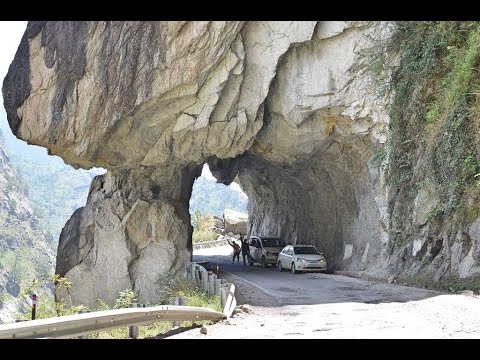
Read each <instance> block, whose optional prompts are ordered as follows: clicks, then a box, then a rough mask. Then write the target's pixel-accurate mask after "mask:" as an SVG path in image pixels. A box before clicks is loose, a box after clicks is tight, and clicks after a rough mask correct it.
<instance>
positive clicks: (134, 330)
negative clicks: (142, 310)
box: [128, 303, 139, 339]
mask: <svg viewBox="0 0 480 360" xmlns="http://www.w3.org/2000/svg"><path fill="white" fill-rule="evenodd" d="M130 307H131V308H136V307H138V304H137V303H132V304H131V305H130ZM138 333H139V331H138V325H131V326H129V327H128V336H129V337H130V338H132V339H138Z"/></svg>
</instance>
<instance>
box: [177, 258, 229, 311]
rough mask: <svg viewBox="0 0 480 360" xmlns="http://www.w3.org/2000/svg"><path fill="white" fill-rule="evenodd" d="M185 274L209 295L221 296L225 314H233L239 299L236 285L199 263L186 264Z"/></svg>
mask: <svg viewBox="0 0 480 360" xmlns="http://www.w3.org/2000/svg"><path fill="white" fill-rule="evenodd" d="M184 276H185V277H186V278H187V279H189V280H190V281H192V282H193V283H194V284H195V285H197V286H198V287H199V288H200V289H201V290H202V291H203V292H205V294H207V295H208V296H214V295H216V296H220V303H221V306H222V308H223V314H224V315H225V316H226V317H227V318H229V317H230V316H232V313H233V311H234V310H235V307H236V306H237V300H236V299H235V285H234V284H231V283H227V282H225V279H219V278H218V271H217V274H216V275H215V273H214V272H213V271H207V270H206V269H205V268H204V267H203V266H201V265H200V264H198V263H195V262H190V263H187V264H185V274H184Z"/></svg>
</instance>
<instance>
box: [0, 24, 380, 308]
mask: <svg viewBox="0 0 480 360" xmlns="http://www.w3.org/2000/svg"><path fill="white" fill-rule="evenodd" d="M386 29H388V24H386V23H362V22H343V21H340V22H315V21H312V22H281V21H279V22H263V21H258V22H257V21H253V22H162V23H155V22H144V23H129V22H119V23H111V22H99V23H95V22H92V23H90V22H89V23H86V22H32V23H29V26H28V27H27V31H26V32H25V35H24V37H23V39H22V42H21V44H20V46H19V50H18V51H17V54H16V56H15V59H14V61H13V63H12V66H11V68H10V71H9V74H8V75H7V77H6V78H5V81H4V86H3V96H4V104H5V108H6V110H7V114H8V120H9V123H10V127H11V128H12V129H13V130H14V132H15V134H16V136H18V137H21V138H23V139H25V140H26V141H28V142H29V143H33V144H37V145H41V146H44V147H47V148H48V149H49V151H50V152H51V153H53V154H57V155H59V156H61V157H62V158H63V159H64V160H65V161H66V162H68V163H70V164H72V165H74V166H77V167H84V168H89V167H92V166H100V167H104V168H107V169H108V173H107V174H106V175H102V176H99V177H97V178H95V180H94V181H93V182H92V185H91V188H90V194H89V198H88V201H87V205H86V206H85V207H84V208H82V209H79V210H77V211H76V212H75V213H74V214H73V215H72V218H71V219H70V220H69V221H68V222H67V224H66V225H65V227H64V229H63V231H62V235H61V239H60V244H59V248H58V258H57V273H59V274H60V275H62V276H66V277H68V278H69V279H70V280H71V281H72V282H73V283H74V286H73V287H72V288H71V289H70V290H69V291H70V296H71V298H72V299H73V301H74V302H75V303H77V304H79V303H83V304H86V305H91V304H93V303H94V302H95V301H96V299H97V298H102V299H105V300H107V301H110V302H112V301H113V300H114V299H115V298H116V297H117V294H118V292H119V291H120V290H123V289H125V288H132V289H133V290H134V291H136V292H137V293H138V294H139V301H141V302H146V301H148V302H155V301H157V300H158V297H157V290H158V284H157V283H158V279H159V277H160V275H161V274H162V273H164V272H171V273H180V272H182V271H183V264H184V263H185V262H186V261H188V260H189V259H190V258H191V253H192V243H191V235H192V227H191V224H190V214H189V211H188V208H189V199H190V195H191V191H192V185H193V182H194V180H195V178H196V177H198V176H199V175H200V172H201V167H202V164H203V163H205V162H207V163H208V164H209V166H210V169H211V171H212V173H213V175H214V176H215V177H216V178H217V179H218V181H220V182H222V183H224V184H230V183H231V182H232V181H233V180H234V179H235V178H238V180H239V182H240V184H241V186H242V188H243V189H244V191H245V192H246V193H247V195H248V197H249V216H250V219H251V220H250V223H249V230H250V232H254V233H262V234H269V235H279V236H282V237H283V238H284V239H285V240H286V241H287V242H291V243H304V244H314V245H316V246H318V247H319V248H320V249H322V251H324V253H325V255H326V256H327V260H328V261H329V262H330V264H332V266H336V267H342V268H352V269H359V268H365V267H367V266H370V265H369V264H370V261H372V264H378V265H379V266H383V265H380V264H382V261H383V259H384V258H385V257H387V256H388V254H387V246H386V244H387V242H388V235H387V233H386V231H388V215H387V213H386V211H385V206H384V204H385V203H386V193H387V192H386V191H385V187H384V184H383V183H382V176H383V172H382V170H381V169H377V168H374V167H373V166H371V164H370V162H369V160H370V159H371V158H372V156H373V154H374V153H375V151H376V150H377V149H379V148H380V149H381V148H383V146H384V143H385V139H386V136H385V134H384V133H383V132H384V130H385V126H386V124H388V121H389V118H388V115H387V114H386V105H385V104H386V101H387V100H388V99H378V98H377V97H376V96H374V94H372V89H371V87H372V83H371V78H370V75H368V74H367V73H365V72H362V67H361V66H358V65H359V64H361V63H362V61H364V60H362V55H361V51H360V50H361V49H365V48H369V47H370V46H371V41H372V38H377V37H382V36H383V37H384V36H385V33H388V31H387V30H386ZM64 37H68V40H69V41H67V42H66V41H64V40H65V39H64ZM125 44H128V47H127V46H126V45H125ZM379 255H381V256H379ZM57 295H58V296H59V298H61V297H65V296H67V294H65V293H62V292H61V291H58V292H57Z"/></svg>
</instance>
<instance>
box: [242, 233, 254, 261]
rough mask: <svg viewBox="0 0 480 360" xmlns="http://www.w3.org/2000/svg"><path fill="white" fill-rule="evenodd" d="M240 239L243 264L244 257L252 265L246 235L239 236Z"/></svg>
mask: <svg viewBox="0 0 480 360" xmlns="http://www.w3.org/2000/svg"><path fill="white" fill-rule="evenodd" d="M240 241H241V242H242V257H243V266H246V265H247V262H246V261H245V258H247V259H248V262H249V264H250V266H251V265H253V258H252V256H251V255H250V246H249V245H248V243H247V237H246V236H243V237H240Z"/></svg>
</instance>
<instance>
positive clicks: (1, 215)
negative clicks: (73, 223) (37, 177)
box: [0, 130, 55, 322]
mask: <svg viewBox="0 0 480 360" xmlns="http://www.w3.org/2000/svg"><path fill="white" fill-rule="evenodd" d="M27 193H28V185H27V184H26V182H25V181H24V180H23V179H22V177H21V176H20V175H19V174H18V173H17V172H16V171H15V169H14V168H13V166H12V163H11V161H10V159H9V157H8V155H7V152H6V151H5V145H4V142H3V137H2V133H1V130H0V322H4V321H11V320H13V315H14V314H15V313H16V312H18V311H19V310H21V309H22V308H23V307H24V306H25V305H26V302H25V300H24V299H22V298H19V295H20V292H21V290H22V288H25V287H28V286H29V285H30V284H31V283H32V282H33V280H34V279H35V278H41V277H44V276H49V275H52V274H53V271H54V264H55V255H54V254H55V252H54V250H53V248H52V247H51V245H50V244H49V242H48V240H47V235H46V233H45V231H44V229H43V226H42V224H41V222H40V219H39V218H38V216H37V214H36V213H35V210H34V208H33V206H32V202H31V201H30V199H29V198H28V196H27Z"/></svg>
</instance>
